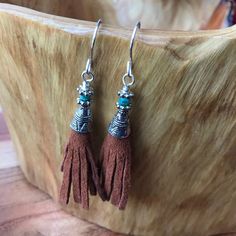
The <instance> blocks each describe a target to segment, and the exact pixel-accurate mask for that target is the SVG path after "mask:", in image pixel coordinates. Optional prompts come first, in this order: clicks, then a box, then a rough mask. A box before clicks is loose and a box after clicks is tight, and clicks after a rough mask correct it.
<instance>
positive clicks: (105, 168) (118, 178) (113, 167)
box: [101, 134, 131, 210]
mask: <svg viewBox="0 0 236 236" xmlns="http://www.w3.org/2000/svg"><path fill="white" fill-rule="evenodd" d="M101 159H102V170H101V182H102V186H103V188H104V190H105V193H106V197H107V200H108V201H109V200H111V203H112V204H113V205H115V206H117V207H118V208H119V209H121V210H123V209H125V206H126V204H127V201H128V192H129V188H130V182H131V181H130V180H131V174H130V166H131V147H130V141H129V137H127V138H124V139H118V138H115V137H113V136H112V135H110V134H108V135H107V137H106V139H105V140H104V143H103V146H102V149H101Z"/></svg>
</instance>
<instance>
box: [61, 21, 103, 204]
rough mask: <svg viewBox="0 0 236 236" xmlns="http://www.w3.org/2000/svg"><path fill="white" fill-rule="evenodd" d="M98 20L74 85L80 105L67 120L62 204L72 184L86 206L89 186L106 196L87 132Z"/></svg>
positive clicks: (76, 197)
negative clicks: (89, 49)
mask: <svg viewBox="0 0 236 236" xmlns="http://www.w3.org/2000/svg"><path fill="white" fill-rule="evenodd" d="M100 24H101V20H99V21H98V22H97V26H96V29H95V31H94V34H93V38H92V43H91V51H90V57H89V59H88V61H87V64H86V69H85V71H84V72H83V73H82V75H81V77H82V79H83V82H82V85H80V87H79V88H77V91H78V92H79V98H77V103H78V104H79V108H77V110H76V112H75V114H74V117H73V119H72V121H71V123H70V128H71V129H72V131H71V135H70V138H69V141H68V144H67V146H66V149H65V156H64V160H63V163H62V166H61V171H62V172H63V181H62V186H61V189H60V202H61V203H63V204H68V203H69V198H70V192H71V185H72V187H73V196H74V201H75V202H77V203H80V204H81V205H82V207H83V208H85V209H88V208H89V194H88V192H89V190H90V193H91V195H96V192H98V194H99V195H100V196H101V198H102V199H104V200H105V198H104V193H103V191H102V189H101V187H100V185H99V176H98V172H97V167H96V164H95V161H94V159H93V155H92V151H91V143H90V135H89V132H90V123H91V109H90V103H91V96H92V95H93V90H92V87H91V85H90V83H91V82H92V81H93V80H94V74H93V72H92V60H93V48H94V45H95V40H96V35H97V31H98V29H99V26H100Z"/></svg>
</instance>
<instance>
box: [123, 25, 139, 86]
mask: <svg viewBox="0 0 236 236" xmlns="http://www.w3.org/2000/svg"><path fill="white" fill-rule="evenodd" d="M140 28H141V22H140V21H138V22H137V23H136V25H135V27H134V30H133V33H132V36H131V40H130V47H129V57H130V58H129V61H128V62H127V72H126V74H124V76H123V78H122V82H123V84H124V85H125V86H128V87H129V86H131V85H133V84H134V82H135V78H134V75H133V71H132V69H133V46H134V41H135V36H136V32H137V30H138V29H140ZM127 79H129V81H127Z"/></svg>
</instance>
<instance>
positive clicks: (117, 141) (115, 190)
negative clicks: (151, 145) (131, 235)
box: [100, 22, 141, 209]
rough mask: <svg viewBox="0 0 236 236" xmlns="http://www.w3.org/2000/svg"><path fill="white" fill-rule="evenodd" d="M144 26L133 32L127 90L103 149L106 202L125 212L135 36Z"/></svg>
mask: <svg viewBox="0 0 236 236" xmlns="http://www.w3.org/2000/svg"><path fill="white" fill-rule="evenodd" d="M140 26H141V23H140V22H138V23H137V24H136V26H135V28H134V30H133V34H132V37H131V42H130V60H129V61H128V63H127V73H126V74H125V75H124V76H123V78H122V82H123V88H122V89H121V90H120V91H119V92H118V96H119V99H118V102H117V104H116V106H117V108H118V111H117V113H116V115H115V116H114V117H113V120H112V121H111V123H110V125H109V128H108V135H107V137H106V138H105V140H104V143H103V145H102V149H101V160H102V166H101V176H100V178H101V184H102V186H103V189H104V191H105V194H106V198H107V199H106V200H108V201H109V200H111V203H112V204H113V205H115V206H117V207H118V208H119V209H125V206H126V204H127V201H128V191H129V188H130V178H131V174H130V167H131V147H130V140H129V136H130V127H129V110H130V109H131V98H132V97H133V96H134V94H133V93H132V92H131V91H130V87H131V86H132V85H133V84H134V82H135V78H134V75H133V72H132V67H133V58H132V50H133V44H134V38H135V34H136V31H137V29H140Z"/></svg>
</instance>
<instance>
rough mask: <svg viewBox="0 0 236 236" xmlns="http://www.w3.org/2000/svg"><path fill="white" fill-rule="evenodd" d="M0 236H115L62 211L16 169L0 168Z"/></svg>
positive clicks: (115, 235) (116, 235)
mask: <svg viewBox="0 0 236 236" xmlns="http://www.w3.org/2000/svg"><path fill="white" fill-rule="evenodd" d="M0 235H1V236H10V235H11V236H16V235H18V236H20V235H30V236H36V235H37V236H38V235H45V236H48V235H56V236H60V235H61V236H62V235H70V236H77V235H81V236H93V235H94V236H118V235H121V234H116V233H113V232H110V231H108V230H106V229H103V228H101V227H99V226H96V225H94V224H91V223H88V222H86V221H82V220H80V219H78V218H76V217H73V216H71V215H69V214H68V213H66V212H64V211H63V210H62V209H61V207H60V206H59V205H57V204H56V203H55V202H54V201H53V200H52V199H51V198H50V197H49V196H48V195H47V194H45V193H43V192H42V191H40V190H39V189H37V188H35V187H33V186H32V185H31V184H29V183H28V182H27V181H26V179H25V178H24V176H23V174H22V172H21V170H20V169H19V168H18V167H13V168H7V169H0Z"/></svg>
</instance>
